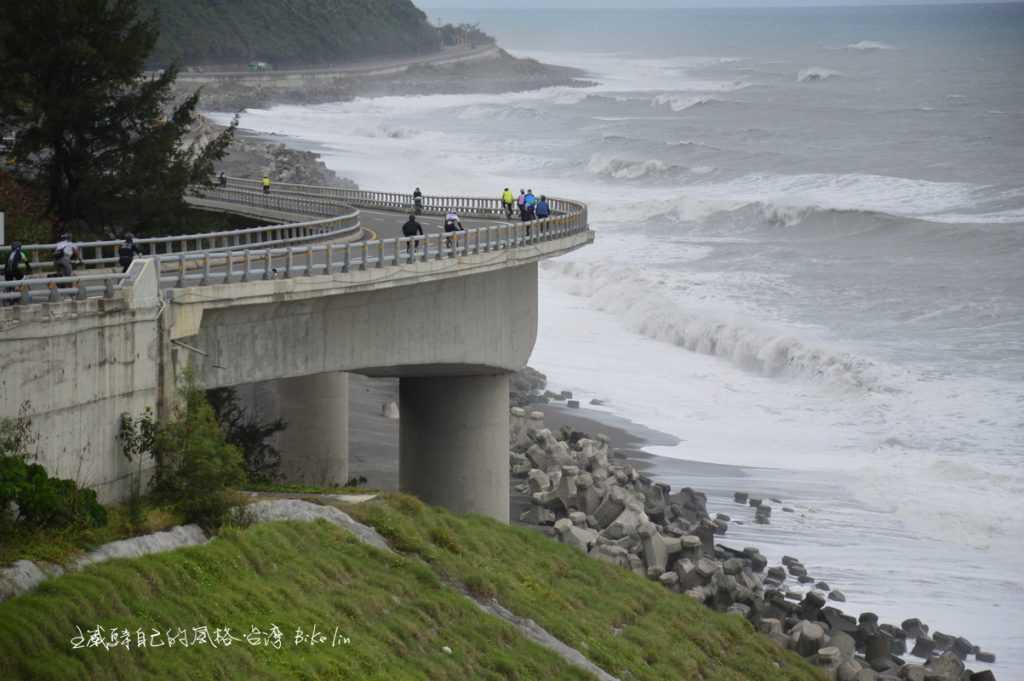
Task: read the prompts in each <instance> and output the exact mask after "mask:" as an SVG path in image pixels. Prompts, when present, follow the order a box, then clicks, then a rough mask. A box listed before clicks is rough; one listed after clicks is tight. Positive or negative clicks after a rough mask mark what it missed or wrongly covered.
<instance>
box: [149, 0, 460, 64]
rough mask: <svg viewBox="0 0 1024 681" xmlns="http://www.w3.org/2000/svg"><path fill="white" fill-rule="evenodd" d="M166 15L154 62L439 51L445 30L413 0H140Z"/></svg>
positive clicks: (327, 58)
mask: <svg viewBox="0 0 1024 681" xmlns="http://www.w3.org/2000/svg"><path fill="white" fill-rule="evenodd" d="M140 7H141V8H142V10H143V12H151V11H156V12H157V13H158V15H159V17H160V40H159V42H158V43H157V47H156V49H155V51H154V52H153V55H152V58H151V61H150V63H151V65H153V66H165V65H166V64H168V63H169V62H171V61H174V60H177V61H178V62H179V63H181V64H184V65H189V66H190V65H209V64H216V65H240V64H247V63H250V62H253V61H263V62H268V63H270V64H272V65H273V66H274V67H281V66H305V65H319V64H331V63H337V62H343V61H351V60H356V59H365V58H373V57H395V56H407V55H415V54H424V53H428V52H433V51H435V50H437V49H439V48H440V45H441V40H442V36H441V33H440V31H439V30H438V29H437V28H435V27H433V26H431V25H430V23H429V22H428V21H427V16H426V14H424V13H423V12H422V11H420V10H419V9H418V8H417V7H416V6H415V5H414V4H413V3H412V2H410V0H244V2H243V1H242V0H218V1H217V2H211V1H210V0H140Z"/></svg>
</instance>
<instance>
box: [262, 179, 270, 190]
mask: <svg viewBox="0 0 1024 681" xmlns="http://www.w3.org/2000/svg"><path fill="white" fill-rule="evenodd" d="M263 193H264V194H269V193H270V176H269V175H264V176H263Z"/></svg>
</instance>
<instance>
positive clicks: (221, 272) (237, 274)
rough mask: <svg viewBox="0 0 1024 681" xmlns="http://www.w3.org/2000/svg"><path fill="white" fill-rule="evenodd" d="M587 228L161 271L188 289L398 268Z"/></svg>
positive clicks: (376, 244)
mask: <svg viewBox="0 0 1024 681" xmlns="http://www.w3.org/2000/svg"><path fill="white" fill-rule="evenodd" d="M587 229H588V227H587V224H586V222H581V221H580V220H579V217H578V214H577V215H560V216H556V217H553V218H547V219H544V220H537V221H534V222H526V223H522V222H520V223H503V224H495V225H488V226H486V227H477V228H474V229H469V230H465V231H462V232H449V233H443V234H441V233H438V234H427V235H423V236H416V237H398V238H393V239H378V240H375V241H360V242H356V243H344V244H335V243H329V244H326V245H324V244H318V245H315V246H313V245H310V246H306V247H305V248H295V247H289V248H277V249H262V250H258V251H253V250H244V251H241V252H239V251H231V252H227V253H222V254H221V255H219V256H217V255H212V254H185V253H182V254H179V255H177V256H160V261H161V271H162V272H164V273H167V272H168V270H169V269H171V270H174V274H171V275H168V274H164V275H163V276H161V278H160V283H161V285H162V286H165V287H173V288H186V287H189V286H197V285H198V286H207V285H210V284H226V283H232V282H246V281H257V280H269V279H289V278H294V277H308V276H316V275H325V274H338V273H346V272H352V271H357V270H367V269H377V268H384V267H397V266H400V265H406V264H413V263H417V262H428V261H437V260H450V259H458V258H462V257H465V256H469V255H477V254H481V253H493V252H498V251H505V250H509V249H514V248H522V247H528V246H533V245H536V244H539V243H542V242H546V241H552V240H555V239H560V238H563V237H566V236H570V235H573V234H577V233H579V232H585V231H586V230H587ZM172 261H173V262H176V263H177V266H176V267H170V268H169V267H168V266H167V264H168V262H172Z"/></svg>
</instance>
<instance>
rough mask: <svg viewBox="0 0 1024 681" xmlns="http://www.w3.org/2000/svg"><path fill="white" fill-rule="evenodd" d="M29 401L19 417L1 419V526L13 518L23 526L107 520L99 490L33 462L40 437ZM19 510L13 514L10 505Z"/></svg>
mask: <svg viewBox="0 0 1024 681" xmlns="http://www.w3.org/2000/svg"><path fill="white" fill-rule="evenodd" d="M28 412H29V404H28V403H27V402H26V403H24V404H22V406H21V410H20V412H19V414H18V417H17V418H14V419H10V418H4V419H0V526H3V525H8V524H10V523H11V522H12V520H13V522H14V523H15V524H16V525H21V526H23V527H33V528H38V527H70V526H81V525H88V526H92V527H102V526H103V525H106V524H107V510H106V509H105V508H103V506H101V505H100V503H99V502H98V501H97V500H96V492H95V491H93V490H91V489H79V488H78V485H76V484H75V482H74V481H73V480H65V479H62V478H51V477H50V476H49V475H48V474H47V472H46V469H45V468H43V467H42V466H40V465H39V464H36V463H29V462H28V459H29V451H30V449H31V447H32V445H33V444H34V443H35V441H36V436H35V434H34V433H33V432H32V420H31V418H29V416H28ZM12 508H16V509H17V512H16V513H15V514H14V517H13V519H12V518H11V514H10V509H12Z"/></svg>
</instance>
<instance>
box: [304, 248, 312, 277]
mask: <svg viewBox="0 0 1024 681" xmlns="http://www.w3.org/2000/svg"><path fill="white" fill-rule="evenodd" d="M306 276H307V277H312V276H313V247H312V246H307V247H306Z"/></svg>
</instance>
